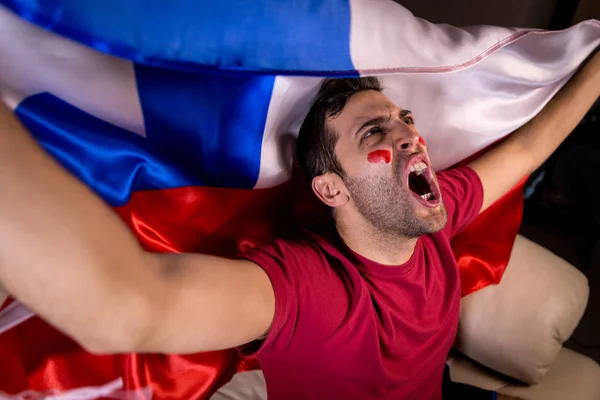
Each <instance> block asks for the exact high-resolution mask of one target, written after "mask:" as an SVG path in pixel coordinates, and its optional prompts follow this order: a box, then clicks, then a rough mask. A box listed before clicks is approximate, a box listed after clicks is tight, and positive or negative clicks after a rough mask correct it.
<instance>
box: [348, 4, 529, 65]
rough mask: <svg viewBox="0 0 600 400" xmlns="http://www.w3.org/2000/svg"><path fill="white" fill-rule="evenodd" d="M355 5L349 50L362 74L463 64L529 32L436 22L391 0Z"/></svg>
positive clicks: (353, 6)
mask: <svg viewBox="0 0 600 400" xmlns="http://www.w3.org/2000/svg"><path fill="white" fill-rule="evenodd" d="M350 6H351V8H350V10H351V12H350V15H351V23H350V54H351V57H352V63H353V64H354V68H355V69H356V70H358V71H359V72H360V73H361V75H366V74H369V73H371V74H372V73H373V71H375V72H374V73H375V74H376V75H382V74H386V73H394V72H400V71H402V70H406V69H407V68H410V69H414V68H416V69H417V70H437V69H439V68H440V67H448V66H458V65H460V64H463V63H465V62H467V61H469V60H471V59H473V58H475V57H477V56H478V55H480V54H481V53H483V52H485V51H486V49H489V48H490V47H492V46H494V45H496V44H498V43H499V42H501V41H503V40H504V39H507V38H509V37H511V36H512V35H515V34H519V33H520V32H524V31H525V30H524V29H515V28H500V27H495V26H474V27H467V28H457V27H454V26H451V25H447V24H433V23H431V22H428V21H426V20H424V19H422V18H417V17H415V16H414V15H413V14H412V13H411V12H410V11H408V10H407V9H406V8H404V7H402V6H401V5H400V4H397V3H395V2H393V1H391V0H381V1H378V2H377V5H376V6H374V5H373V3H371V2H368V1H363V0H350ZM386 69H387V70H386ZM430 72H431V71H430Z"/></svg>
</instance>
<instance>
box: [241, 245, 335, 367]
mask: <svg viewBox="0 0 600 400" xmlns="http://www.w3.org/2000/svg"><path fill="white" fill-rule="evenodd" d="M237 258H242V259H246V260H249V261H252V262H254V263H255V264H258V265H259V266H260V267H261V268H262V269H263V270H264V271H265V272H266V273H267V275H268V276H269V279H270V281H271V285H272V286H273V291H274V294H275V314H274V317H273V322H272V324H271V327H270V329H269V332H268V334H267V336H266V338H265V339H264V340H260V341H257V342H253V343H250V344H248V345H246V346H243V347H241V348H240V349H239V350H240V352H241V353H242V354H243V355H245V356H249V355H253V354H260V353H264V352H270V351H273V350H277V349H282V348H286V347H287V346H288V345H289V343H290V342H291V341H292V338H293V337H294V336H298V335H299V334H301V332H299V331H298V320H299V318H300V317H299V314H300V310H301V309H302V308H303V307H304V308H305V309H306V307H307V304H306V303H307V302H312V301H313V300H312V298H313V297H318V293H312V290H317V288H318V287H320V286H322V285H323V283H324V282H323V275H324V273H323V272H324V271H326V270H327V268H326V265H327V264H326V259H325V258H324V256H323V254H322V253H321V252H319V251H318V249H317V247H316V246H315V245H313V244H312V243H311V242H307V241H286V240H277V241H275V242H274V243H273V244H271V245H268V246H265V247H260V248H256V249H252V250H249V251H247V252H245V253H242V254H240V255H239V256H237ZM315 294H316V295H317V296H315Z"/></svg>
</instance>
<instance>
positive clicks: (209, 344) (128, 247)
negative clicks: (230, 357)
mask: <svg viewBox="0 0 600 400" xmlns="http://www.w3.org/2000/svg"><path fill="white" fill-rule="evenodd" d="M0 286H4V287H5V288H6V290H7V291H8V292H9V293H11V294H12V295H13V296H14V297H15V298H17V299H18V300H20V301H21V302H23V303H24V304H26V305H27V306H29V307H30V308H31V309H32V310H34V311H35V312H37V313H38V314H40V315H41V316H42V317H44V318H45V319H46V320H48V321H49V322H50V323H52V324H53V325H55V326H56V327H58V328H59V329H61V330H63V331H64V332H65V333H67V334H69V335H71V336H72V337H74V338H75V340H77V341H78V342H80V343H81V344H82V345H83V346H84V347H86V348H87V349H89V350H92V351H95V352H129V351H141V352H170V353H187V352H199V351H208V350H216V349H222V348H228V347H233V346H237V345H241V344H244V343H247V342H249V341H252V340H254V339H256V338H258V337H260V336H262V335H263V334H264V333H265V332H266V331H267V329H268V327H269V325H270V323H271V321H272V318H273V313H274V295H273V289H272V287H271V284H270V282H269V279H268V277H267V275H266V273H265V272H263V270H262V269H261V268H260V267H258V266H257V265H255V264H253V263H251V262H249V261H232V260H227V259H222V258H218V257H212V256H206V255H192V254H187V255H173V254H171V255H158V254H152V253H147V252H145V251H143V249H142V248H141V247H140V246H139V244H138V242H137V241H136V239H135V238H134V236H133V235H132V234H131V233H130V231H129V230H128V229H127V227H126V225H125V224H124V223H123V222H122V221H121V220H120V219H119V218H118V217H117V215H116V214H115V213H114V212H112V211H111V210H110V209H109V208H108V207H107V206H106V205H105V204H104V203H103V202H102V201H101V200H100V199H99V198H98V197H96V196H95V195H94V194H93V193H92V192H91V191H90V190H89V189H88V188H87V187H85V186H84V185H83V184H81V183H80V182H79V181H78V180H77V179H75V178H74V177H73V176H71V175H70V174H69V173H67V172H66V171H65V170H64V169H63V168H61V167H60V166H59V165H58V164H57V163H56V162H55V161H54V160H53V159H52V158H51V157H50V156H49V155H48V154H46V152H45V151H43V150H42V149H41V148H40V146H39V145H38V144H37V143H36V142H35V141H34V140H33V139H32V138H31V136H30V135H29V134H28V132H26V131H25V129H24V128H23V127H22V125H21V124H20V123H19V122H18V121H17V120H16V119H15V118H14V116H13V115H12V113H11V112H10V111H9V110H8V109H7V108H6V107H5V106H4V105H3V104H2V103H0Z"/></svg>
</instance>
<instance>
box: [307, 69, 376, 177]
mask: <svg viewBox="0 0 600 400" xmlns="http://www.w3.org/2000/svg"><path fill="white" fill-rule="evenodd" d="M382 89H383V88H382V86H381V82H380V81H379V79H377V78H376V77H368V78H338V79H326V80H325V81H324V82H323V84H322V86H321V89H320V90H319V93H318V94H317V97H316V99H315V100H314V102H313V104H312V106H311V108H310V110H309V111H308V115H307V116H306V118H305V119H304V122H303V123H302V126H301V127H300V133H299V134H298V140H297V141H296V155H297V157H298V163H299V164H300V167H301V168H302V171H303V172H304V174H305V175H306V177H307V178H308V179H309V180H312V179H313V178H314V177H315V176H319V175H322V174H324V173H327V172H333V173H336V174H338V175H339V176H341V177H342V178H344V169H343V168H342V166H341V164H340V162H339V160H338V159H337V157H336V155H335V145H336V143H337V141H338V138H339V136H338V133H337V132H334V131H332V130H331V129H327V119H329V118H332V117H336V116H338V115H339V114H340V113H341V112H342V110H343V109H344V106H345V105H346V102H347V101H348V99H350V97H352V96H353V95H355V94H356V93H359V92H362V91H365V90H376V91H378V92H381V91H382Z"/></svg>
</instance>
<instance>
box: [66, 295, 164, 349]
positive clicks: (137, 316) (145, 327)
mask: <svg viewBox="0 0 600 400" xmlns="http://www.w3.org/2000/svg"><path fill="white" fill-rule="evenodd" d="M128 303H129V306H124V305H121V306H120V307H115V308H113V309H112V310H111V311H110V312H107V313H106V314H105V315H104V317H100V316H99V317H98V318H97V319H95V320H93V321H90V323H89V325H88V326H87V327H86V328H85V329H83V330H81V331H79V332H77V333H75V335H74V339H75V340H76V341H77V342H78V343H79V344H80V345H81V346H82V347H83V348H84V349H85V350H87V351H88V352H90V353H92V354H123V353H134V352H144V351H145V348H146V347H147V342H148V341H149V340H151V333H152V332H153V331H154V328H153V326H152V324H153V318H152V317H151V315H152V313H151V310H152V308H151V306H150V305H148V304H147V303H148V301H146V300H141V299H136V300H135V301H131V300H130V301H129V302H128ZM123 304H127V303H123ZM142 304H143V305H142Z"/></svg>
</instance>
